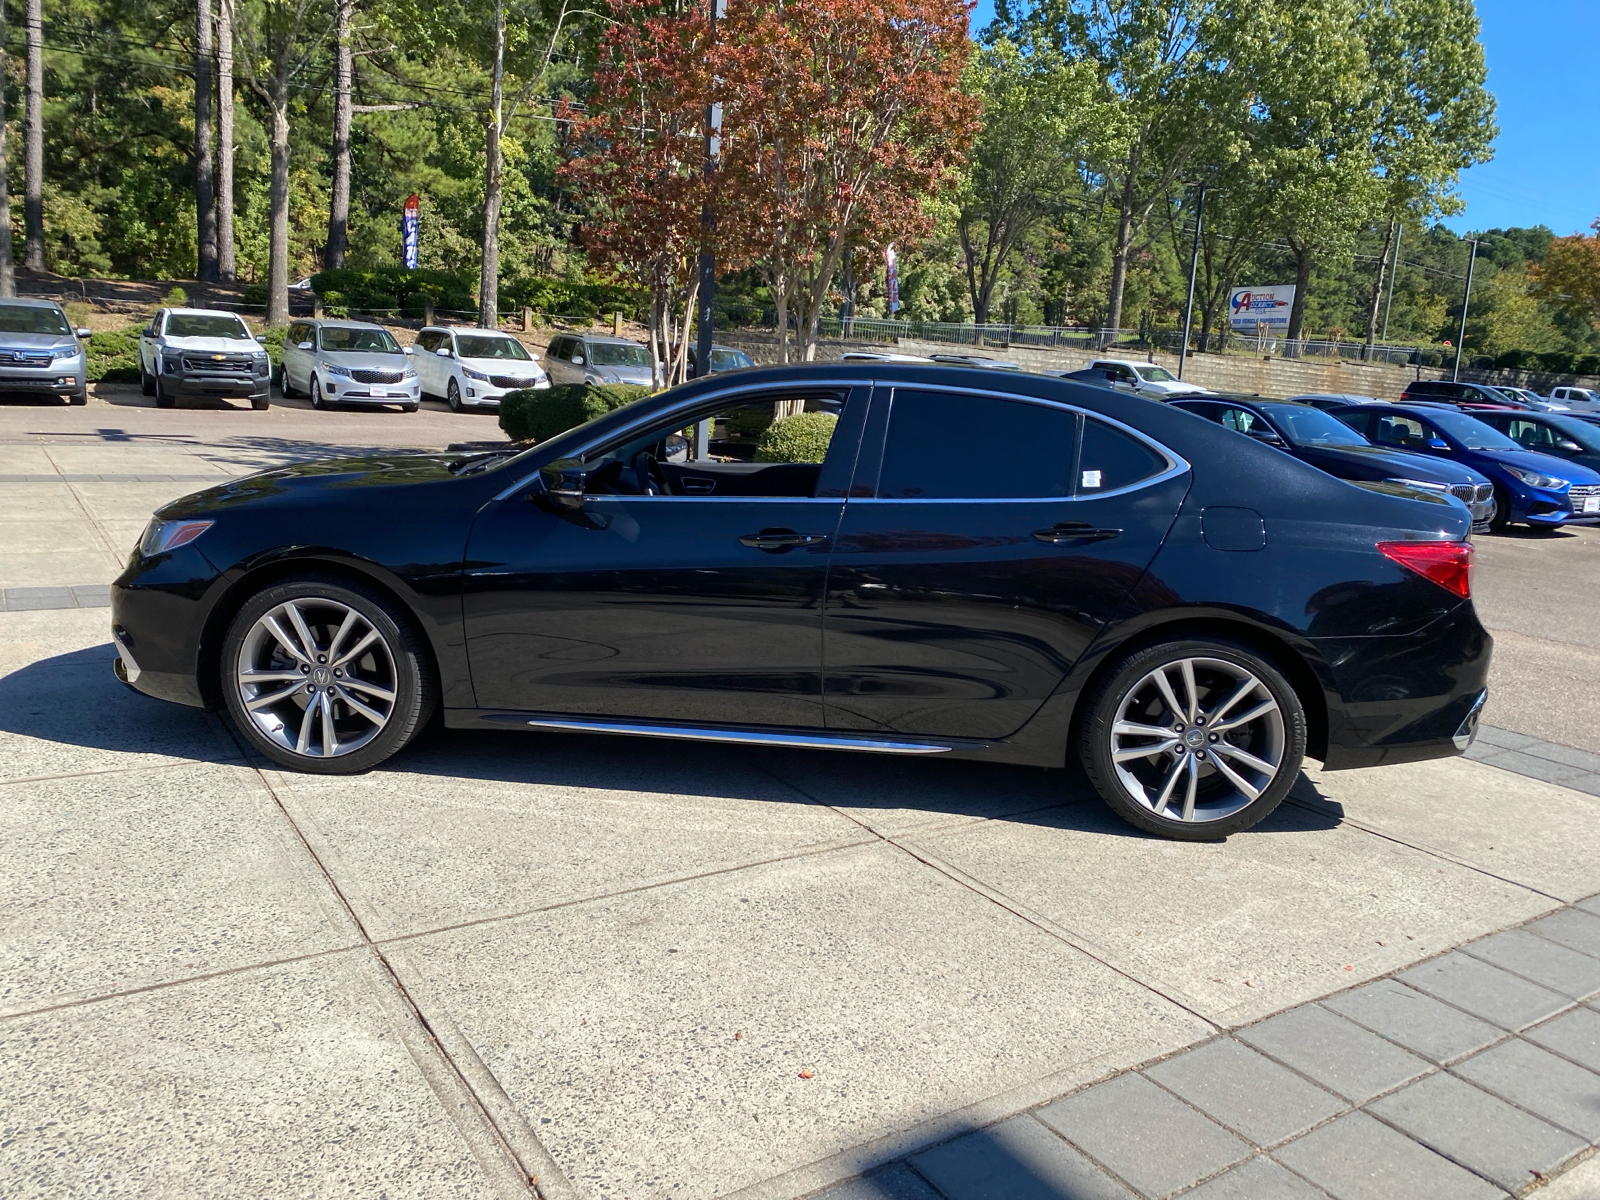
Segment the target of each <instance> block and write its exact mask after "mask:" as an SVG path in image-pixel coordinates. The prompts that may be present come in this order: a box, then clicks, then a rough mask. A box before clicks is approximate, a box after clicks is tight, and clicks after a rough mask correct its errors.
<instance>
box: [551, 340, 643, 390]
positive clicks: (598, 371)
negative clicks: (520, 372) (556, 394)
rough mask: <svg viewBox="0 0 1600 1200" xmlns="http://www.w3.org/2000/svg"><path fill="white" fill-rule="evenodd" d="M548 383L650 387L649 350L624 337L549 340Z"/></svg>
mask: <svg viewBox="0 0 1600 1200" xmlns="http://www.w3.org/2000/svg"><path fill="white" fill-rule="evenodd" d="M544 362H545V368H546V369H547V370H548V371H549V372H550V382H551V383H591V384H593V383H637V384H642V385H643V386H645V387H651V386H652V383H651V372H650V347H648V346H641V345H640V344H639V343H638V342H630V341H629V340H628V339H627V338H619V337H609V336H604V337H603V336H601V335H600V334H597V333H567V334H561V335H560V336H558V337H553V338H551V339H550V350H549V352H548V353H547V354H546V355H545V358H544Z"/></svg>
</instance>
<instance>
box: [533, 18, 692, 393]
mask: <svg viewBox="0 0 1600 1200" xmlns="http://www.w3.org/2000/svg"><path fill="white" fill-rule="evenodd" d="M612 13H613V15H614V17H615V18H616V20H615V21H614V22H613V23H612V24H611V25H610V26H609V27H608V28H607V30H606V33H605V35H604V37H603V38H602V39H601V44H600V55H599V64H598V66H597V67H596V69H595V73H594V82H593V86H592V88H591V91H590V94H589V97H588V100H587V105H586V107H587V114H586V115H581V116H580V115H579V114H578V113H577V112H575V111H574V110H572V109H571V108H570V107H569V108H568V109H566V110H565V111H564V112H563V113H561V114H560V115H562V116H564V117H565V118H566V119H568V120H570V121H571V122H572V133H573V137H572V145H573V155H572V157H571V158H569V159H568V161H567V162H566V163H565V164H564V165H563V167H562V173H563V174H564V175H565V177H566V178H567V179H568V180H569V181H570V182H571V183H572V184H573V185H574V186H575V187H576V188H577V189H578V191H579V192H580V193H581V195H582V196H583V199H584V204H585V207H586V209H587V216H586V218H585V220H584V223H583V227H582V230H581V233H580V236H581V238H582V241H583V244H584V248H585V249H586V250H587V251H588V254H589V258H590V260H591V261H592V262H593V263H594V264H595V265H596V266H598V267H600V268H602V269H604V270H608V271H611V272H613V273H614V274H616V275H617V276H619V277H621V278H623V279H627V280H630V281H631V282H634V283H636V284H638V285H639V286H640V287H641V288H642V289H643V290H644V291H645V292H646V294H647V295H648V296H649V301H650V319H649V327H650V350H651V357H652V358H653V360H654V362H655V364H656V368H657V370H656V377H657V378H658V379H661V380H663V381H664V382H665V383H666V384H667V385H668V386H671V385H672V384H674V383H677V382H680V381H681V380H682V379H683V378H684V368H685V362H686V357H687V353H688V345H689V335H690V323H691V317H692V314H693V312H694V306H695V297H696V293H697V291H698V276H697V273H696V269H695V268H696V259H697V257H698V255H699V252H700V244H701V208H702V205H703V203H704V200H705V195H706V180H705V163H706V152H705V106H706V98H707V81H708V80H709V78H710V76H709V73H708V72H709V69H710V65H711V64H710V57H709V54H710V45H709V36H708V34H709V28H708V23H707V22H706V20H705V18H704V17H703V16H701V17H699V18H693V17H688V16H685V15H682V14H681V12H679V13H664V12H663V11H662V10H661V9H659V8H658V7H656V6H654V5H647V4H643V3H640V2H639V0H614V3H613V4H612Z"/></svg>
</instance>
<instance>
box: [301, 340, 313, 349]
mask: <svg viewBox="0 0 1600 1200" xmlns="http://www.w3.org/2000/svg"><path fill="white" fill-rule="evenodd" d="M300 349H302V350H309V349H311V343H310V342H301V343H300Z"/></svg>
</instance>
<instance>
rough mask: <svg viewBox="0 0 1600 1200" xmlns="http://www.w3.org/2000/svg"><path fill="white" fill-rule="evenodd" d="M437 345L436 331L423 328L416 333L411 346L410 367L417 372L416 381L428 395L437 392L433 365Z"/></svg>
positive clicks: (435, 394) (433, 394) (436, 393)
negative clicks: (415, 338)
mask: <svg viewBox="0 0 1600 1200" xmlns="http://www.w3.org/2000/svg"><path fill="white" fill-rule="evenodd" d="M438 345H439V335H438V333H437V332H435V331H434V330H432V329H424V330H423V331H422V332H421V333H419V334H417V340H416V342H415V343H414V344H413V345H412V347H411V369H412V370H414V371H415V372H416V373H417V382H418V383H419V384H421V385H422V390H423V391H424V392H426V393H427V394H428V395H430V396H437V395H438V394H439V388H438V385H437V384H436V383H435V382H434V366H433V360H434V353H433V352H434V350H435V349H437V348H438Z"/></svg>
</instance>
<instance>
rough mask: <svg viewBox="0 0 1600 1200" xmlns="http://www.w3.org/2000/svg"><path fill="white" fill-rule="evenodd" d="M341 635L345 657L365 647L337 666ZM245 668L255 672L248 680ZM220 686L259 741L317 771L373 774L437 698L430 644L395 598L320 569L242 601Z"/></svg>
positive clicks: (265, 749) (276, 756)
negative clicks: (323, 573)
mask: <svg viewBox="0 0 1600 1200" xmlns="http://www.w3.org/2000/svg"><path fill="white" fill-rule="evenodd" d="M290 606H293V610H292V611H291V607H290ZM296 614H298V619H297V617H296ZM347 620H348V621H350V622H351V624H350V627H349V628H347V629H346V632H345V634H344V637H343V638H342V639H341V638H338V636H337V635H338V631H339V630H340V629H341V628H342V627H344V623H345V622H346V621H347ZM302 627H303V629H304V632H302V631H301V630H302ZM280 634H281V636H280ZM374 634H375V635H376V637H372V638H370V640H369V635H374ZM307 635H309V637H310V640H311V641H312V643H313V645H312V647H311V648H310V649H309V650H308V649H307V647H306V646H305V645H304V641H303V639H304V638H305V637H306V636H307ZM336 640H337V641H338V648H339V649H340V650H341V651H342V652H343V653H345V654H346V655H348V654H349V652H350V651H351V650H353V649H357V648H362V647H364V648H362V649H361V652H360V653H359V654H358V655H357V656H356V657H355V658H354V660H353V661H351V662H346V663H340V660H338V659H334V662H333V663H330V662H328V661H327V660H328V659H329V658H330V657H332V651H333V650H334V645H333V643H334V642H335V641H336ZM335 663H339V665H338V666H335V665H334V664H335ZM245 671H252V672H256V673H257V678H256V679H255V680H254V681H249V680H248V679H243V678H241V674H242V673H243V672H245ZM319 672H320V677H319V675H318V673H319ZM300 680H306V681H307V682H306V684H305V685H304V686H302V685H301V683H300V682H299V681H300ZM357 681H359V682H357ZM219 683H220V684H221V687H222V694H223V696H224V697H225V698H226V701H227V705H228V714H229V715H230V716H231V717H232V718H233V723H234V725H235V726H236V727H237V728H238V729H239V731H240V733H241V734H242V735H243V736H244V738H245V740H246V741H248V742H249V743H250V745H251V746H252V747H254V748H255V749H256V750H258V751H259V752H260V753H262V754H264V755H266V756H267V757H268V758H270V759H272V760H273V761H274V762H277V763H280V764H282V765H283V766H285V767H290V768H292V769H294V770H297V771H306V772H310V773H312V774H319V775H355V774H359V773H360V772H362V771H368V770H371V769H372V768H373V767H375V766H377V765H378V764H379V763H381V762H383V761H384V760H385V759H386V758H388V757H389V756H390V755H392V754H394V753H396V752H397V751H399V750H400V749H401V748H403V747H404V746H405V745H406V743H408V742H409V741H411V739H412V738H413V737H415V736H416V734H417V732H418V731H419V730H420V729H422V727H423V726H424V725H426V724H427V722H428V719H429V718H430V717H431V716H432V715H433V710H434V708H435V707H436V705H437V696H438V690H437V686H436V684H435V683H434V677H433V672H432V667H431V660H430V659H429V656H428V650H427V646H426V643H425V642H424V641H423V638H422V636H421V635H420V634H419V633H417V632H416V630H415V629H414V628H413V627H412V624H411V622H410V620H409V619H408V618H407V617H406V616H405V615H404V614H403V613H401V612H399V611H397V610H396V608H395V605H394V603H393V602H392V601H390V600H387V599H385V598H384V597H382V596H380V595H379V594H378V593H377V592H376V591H373V590H370V589H368V588H366V587H363V586H362V585H360V584H358V583H354V582H350V581H346V580H343V579H335V578H330V577H327V576H319V575H307V576H304V577H302V578H299V579H291V580H286V581H284V582H282V583H278V584H274V585H273V586H271V587H269V588H267V589H265V590H264V591H262V592H259V593H258V594H256V595H255V596H253V597H251V598H250V599H249V600H248V601H246V602H245V604H244V607H242V608H241V609H240V610H239V611H238V613H237V614H235V616H234V618H233V621H232V623H231V624H230V625H229V627H228V636H227V639H226V640H225V641H224V642H223V648H222V667H221V678H220V680H219ZM307 688H316V689H319V690H317V691H315V692H311V693H308V691H307ZM274 689H277V690H274ZM330 696H331V697H333V699H332V701H331V707H330V706H329V700H328V697H330ZM263 699H266V700H268V701H269V702H268V703H265V704H263V703H262V700H263ZM352 701H354V703H352ZM247 704H254V705H255V709H254V711H251V710H250V709H249V708H247V707H246V706H247ZM362 709H365V712H363V711H361V710H362ZM330 717H331V721H330V720H329V718H330ZM375 718H376V719H375ZM330 724H331V725H332V733H333V737H332V740H331V742H328V741H326V740H325V739H326V738H327V733H328V726H329V725H330ZM330 747H331V751H332V752H331V753H329V752H328V751H329V749H330Z"/></svg>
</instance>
